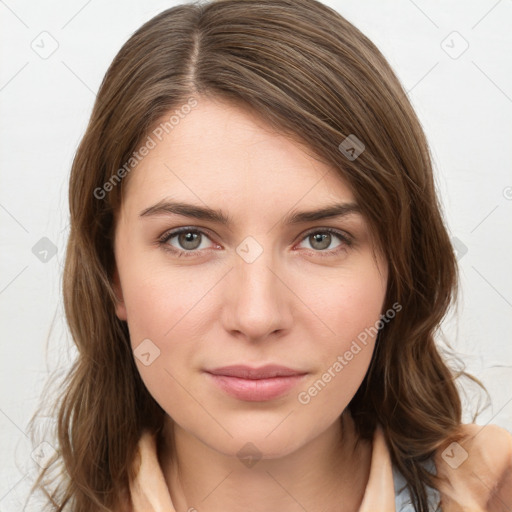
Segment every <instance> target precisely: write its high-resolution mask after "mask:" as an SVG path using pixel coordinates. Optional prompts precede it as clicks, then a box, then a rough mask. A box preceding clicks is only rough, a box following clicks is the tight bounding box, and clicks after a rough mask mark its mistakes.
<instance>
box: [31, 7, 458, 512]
mask: <svg viewBox="0 0 512 512" xmlns="http://www.w3.org/2000/svg"><path fill="white" fill-rule="evenodd" d="M209 95H211V96H215V97H221V98H223V99H226V100H229V101H232V102H237V103H239V104H241V105H243V106H245V107H247V108H250V109H253V110H254V111H255V112H257V113H258V115H260V116H261V118H262V119H264V120H265V121H266V122H267V123H269V124H270V125H272V126H273V127H275V128H276V129H277V130H279V131H280V132H281V133H286V134H289V136H290V137H294V138H295V139H297V140H300V141H302V142H304V143H305V144H306V145H307V147H309V148H311V150H312V151H313V152H314V153H315V154H317V155H318V156H319V158H321V159H323V160H324V161H325V162H327V163H328V164H330V165H332V167H333V168H335V169H336V170H337V171H338V172H339V175H340V176H341V177H343V178H344V179H345V180H347V182H348V184H349V185H350V186H351V188H352V190H353V193H354V195H355V198H356V200H357V202H358V203H359V205H360V206H361V208H362V210H363V214H364V215H365V216H366V218H367V220H368V221H369V223H370V226H371V228H372V232H373V233H374V234H375V236H376V239H377V241H378V243H379V245H380V247H382V250H383V252H384V254H385V257H386V258H387V261H388V262H389V280H388V289H387V295H386V301H385V308H384V309H385V310H387V309H389V308H390V307H391V305H392V304H394V303H396V302H398V303H399V304H400V305H401V306H402V312H401V313H400V314H398V315H396V317H395V318H394V319H393V321H392V322H389V323H387V324H386V325H385V326H384V327H383V328H382V329H381V330H380V332H379V337H378V342H377V346H376V349H375V352H374V355H373V359H372V361H371V364H370V368H369V370H368V372H367V375H366V376H365V379H364V381H363V383H362V385H361V387H360V389H359V390H358V391H357V393H356V395H355V396H354V397H353V399H352V401H351V402H350V404H349V409H350V411H351V413H352V416H353V418H354V420H355V424H356V427H357V430H358V433H359V434H360V435H361V436H362V437H363V438H366V439H371V436H372V433H373V430H374V428H375V426H376V424H377V423H379V424H381V425H382V427H383V430H384V433H385V437H386V440H387V443H388V446H389V448H390V452H391V456H392V460H393V463H394V464H395V465H396V466H397V468H398V470H399V471H400V472H401V473H402V474H403V475H404V477H405V479H406V481H407V484H408V487H409V489H410V491H411V494H412V497H413V503H414V506H415V508H416V510H418V511H422V512H424V511H427V496H426V487H425V486H426V485H429V486H436V479H435V477H433V476H432V475H431V474H430V473H429V472H428V471H427V469H426V468H425V467H424V465H423V464H422V463H423V462H424V461H426V460H428V459H429V458H430V457H431V456H432V455H433V453H434V452H435V450H436V449H438V448H439V447H440V446H442V445H443V444H444V443H446V442H447V440H448V439H451V438H455V437H454V436H455V435H456V433H457V431H458V428H459V426H460V424H461V402H460V398H459V395H458V392H457V389H456V385H455V377H456V375H455V374H454V372H452V371H451V370H450V369H449V368H448V367H447V365H446V364H445V362H444V361H443V359H442V357H441V356H440V354H439V352H438V349H437V348H436V344H435V342H434V334H435V331H436V329H437V328H438V327H439V325H440V322H441V320H442V319H443V317H444V315H445V314H446V312H447V310H448V308H449V306H450V304H451V303H452V300H453V299H454V298H455V292H456V285H457V269H456V260H455V257H454V252H453V250H452V246H451V243H450V238H449V236H448V234H447V230H446V228H445V226H444V222H443V219H442V215H441V212H440V206H439V203H438V200H437V197H436V193H435V186H434V180H433V172H432V163H431V158H430V154H429V149H428V145H427V141H426V139H425V135H424V133H423V130H422V128H421V125H420V123H419V121H418V119H417V117H416V114H415V112H414V111H413V108H412V107H411V105H410V103H409V101H408V98H407V95H406V93H405V91H404V89H403V88H402V86H401V84H400V82H399V80H398V79H397V77H396V76H395V74H394V73H393V71H392V69H391V68H390V66H389V64H388V63H387V62H386V60H385V58H384V57H383V55H382V54H381V52H380V51H379V50H378V49H377V48H376V47H375V45H374V44H373V43H372V42H371V41H370V40H369V39H368V38H367V37H366V36H364V35H363V34H362V33H361V32H360V31H359V30H358V29H357V28H355V27H354V26H353V25H352V24H350V23H349V22H348V21H347V20H345V19H344V18H343V17H342V16H340V14H338V13H337V12H335V11H334V10H332V9H330V8H329V7H327V6H325V5H323V4H321V3H319V2H317V1H315V0H258V1H252V0H220V1H213V2H209V3H197V2H196V3H194V4H188V5H179V6H176V7H173V8H171V9H168V10H166V11H164V12H162V13H161V14H159V15H157V16H156V17H154V18H153V19H151V20H150V21H148V22H147V23H145V24H144V25H143V26H142V27H141V28H140V29H139V30H137V31H136V32H135V34H133V36H132V37H131V38H130V39H129V40H128V41H127V42H126V43H125V45H124V46H123V47H122V48H121V50H120V51H119V53H118V55H117V56H116V58H115V59H114V61H113V62H112V64H111V66H110V68H109V69H108V71H107V73H106V75H105V78H104V80H103V82H102V84H101V87H100V90H99V92H98V95H97V98H96V103H95V105H94V109H93V112H92V115H91V119H90V122H89V125H88V127H87V130H86V133H85V135H84V137H83V140H82V141H81V144H80V146H79V148H78V151H77V153H76V156H75V159H74V161H73V166H72V170H71V176H70V183H69V208H70V216H71V221H70V222H71V224H70V225H71V230H70V235H69V240H68V246H67V254H66V264H65V269H64V278H63V279H64V282H63V294H64V305H65V313H66V318H67V322H68V324H69V328H70V332H71V334H72V337H73V340H74V342H75V343H76V346H77V348H78V357H77V359H76V361H75V363H74V365H73V367H72V368H71V370H70V371H69V374H68V375H67V378H66V381H65V383H64V386H63V392H62V394H61V396H60V400H59V402H58V421H57V431H56V432H57V438H58V444H59V451H58V453H57V455H56V456H55V457H54V460H53V462H52V464H51V465H50V467H49V468H47V469H46V470H43V471H42V472H41V474H40V475H39V478H38V480H37V482H36V484H35V485H34V489H35V488H41V489H43V490H44V492H45V494H46V495H47V496H48V498H49V500H48V501H50V502H51V506H52V510H56V511H62V510H67V507H66V506H69V507H71V508H70V510H73V511H74V512H85V511H88V512H90V511H93V510H98V511H99V510H104V511H106V510H113V509H114V510H115V509H118V507H119V505H120V500H121V497H122V496H123V495H126V493H127V492H128V481H129V468H130V464H131V462H132V459H133V458H134V455H135V453H136V446H137V441H138V439H139V436H140V434H141V432H142V429H144V428H149V429H151V430H152V431H154V432H158V431H159V430H160V429H161V427H162V422H163V418H164V411H163V410H162V409H161V408H160V406H159V405H158V404H157V403H156V402H155V400H154V399H153V398H152V396H151V395H150V394H149V393H148V391H147V389H146V388H145V386H144V384H143V382H142V380H141V378H140V376H139V373H138V371H137V368H136V365H135V363H134V359H133V354H132V350H131V348H130V341H129V333H128V329H127V325H126V323H125V322H123V321H120V320H119V319H118V318H117V317H116V314H115V300H116V299H115V294H114V292H113V289H112V276H113V271H114V267H115V261H114V253H113V235H114V229H115V218H116V213H117V212H118V211H119V208H120V205H121V201H122V190H123V186H125V185H126V183H125V182H126V181H127V179H129V175H127V176H126V177H124V179H118V180H117V181H116V182H115V183H114V185H115V186H110V187H108V191H109V193H108V194H103V195H104V197H103V198H98V193H97V192H96V193H95V191H98V190H106V189H107V188H106V187H105V186H104V185H105V183H107V182H110V183H111V184H112V183H113V182H112V177H114V176H116V174H117V176H118V177H119V176H120V174H119V169H120V168H121V167H122V166H123V165H124V164H125V163H126V162H128V161H129V160H130V158H131V157H132V154H133V152H134V151H135V150H136V149H137V148H138V146H139V145H140V143H141V141H142V140H144V138H145V137H147V135H148V133H149V130H151V129H152V128H153V127H154V126H155V123H156V122H158V121H159V120H161V119H162V117H163V116H164V115H169V112H170V111H171V110H172V109H175V108H177V107H179V106H180V105H183V104H186V103H187V101H188V100H189V99H190V98H195V99H197V100H199V101H200V98H201V97H207V96H209ZM351 134H353V135H355V136H356V137H357V138H358V139H359V140H360V141H362V142H363V144H364V146H365V148H364V151H363V152H362V153H361V154H360V155H359V156H358V157H357V158H347V153H344V152H342V151H340V149H339V146H340V143H341V142H342V141H344V140H345V139H346V138H347V137H348V136H349V135H351ZM125 170H126V168H125ZM122 174H125V173H122ZM57 468H60V473H59V474H58V476H56V477H54V478H58V479H59V480H60V483H59V485H58V486H57V488H56V489H55V490H53V491H52V492H48V491H47V488H49V486H50V482H49V481H47V482H45V478H49V474H50V470H53V469H57Z"/></svg>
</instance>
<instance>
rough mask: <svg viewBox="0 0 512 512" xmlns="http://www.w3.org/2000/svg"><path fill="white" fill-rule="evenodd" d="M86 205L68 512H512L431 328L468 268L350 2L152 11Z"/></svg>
mask: <svg viewBox="0 0 512 512" xmlns="http://www.w3.org/2000/svg"><path fill="white" fill-rule="evenodd" d="M69 203H70V212H71V232H70V238H69V242H68V249H67V258H66V266H65V273H64V301H65V310H66V316H67V321H68V323H69V327H70V330H71V333H72V335H73V338H74V340H75V342H76V344H77V347H78V349H79V357H78V359H77V362H76V364H75V366H74V367H73V369H72V370H71V372H70V374H69V377H68V381H67V386H66V389H65V391H64V392H63V395H62V399H61V401H60V410H59V416H58V439H59V443H60V450H61V451H60V454H59V457H56V460H55V461H54V462H55V464H54V465H53V466H55V467H58V465H59V464H61V465H62V467H63V469H64V472H63V475H64V476H63V480H62V482H61V485H60V487H58V488H57V489H56V490H55V491H54V492H53V493H52V494H51V501H52V502H53V505H52V508H51V510H59V511H60V510H73V511H76V512H78V511H85V510H87V511H91V510H98V511H99V510H114V511H133V512H139V511H164V510H165V511H172V510H176V511H185V510H188V511H194V510H197V511H202V510H204V511H209V512H216V511H218V510H229V511H230V512H235V511H238V510H251V511H268V510H280V511H285V512H286V511H296V510H308V511H317V510H318V511H320V510H332V511H356V510H360V511H370V510H371V511H388V510H389V511H391V510H395V509H396V510H417V511H422V512H424V511H427V510H435V509H436V508H438V507H440V508H442V510H447V511H458V510H475V511H476V510H479V511H480V510H496V511H497V510H507V508H506V507H507V506H508V507H511V506H512V496H511V490H510V488H511V487H512V476H511V474H512V464H511V459H512V436H510V434H509V433H508V432H506V431H505V430H504V429H501V428H499V427H497V426H493V425H488V426H485V427H481V426H477V425H474V424H470V425H463V424H462V423H461V402H460V398H459V396H458V392H457V389H456V386H455V379H456V374H455V373H454V372H453V371H451V370H450V369H449V368H448V367H447V366H446V364H445V362H444V361H443V359H442V358H441V356H440V354H439V352H438V349H437V348H436V344H435V342H434V332H435V330H436V329H437V328H438V326H439V324H440V322H441V320H442V319H443V317H444V315H445V313H446V311H447V309H448V308H449V306H450V304H451V302H452V300H453V299H454V296H455V291H456V283H457V271H456V261H455V258H454V253H453V250H452V247H451V244H450V239H449V236H448V234H447V231H446V228H445V225H444V223H443V219H442V216H441V213H440V209H439V205H438V201H437V198H436V193H435V188H434V183H433V177H432V165H431V161H430V156H429V150H428V145H427V142H426V140H425V136H424V133H423V131H422V129H421V126H420V124H419V122H418V119H417V117H416V115H415V113H414V111H413V109H412V107H411V105H410V103H409V101H408V99H407V97H406V94H405V92H404V90H403V89H402V87H401V85H400V83H399V81H398V80H397V78H396V77H395V75H394V73H393V72H392V70H391V69H390V67H389V65H388V64H387V62H386V61H385V59H384V57H383V56H382V54H381V53H380V52H379V51H378V49H377V48H376V47H375V46H374V45H373V44H372V43H371V42H370V41H369V40H368V39H367V38H366V37H365V36H364V35H363V34H362V33H361V32H359V31H358V30H357V29H356V28H355V27H354V26H352V25H351V24H350V23H348V22H347V21H346V20H345V19H344V18H342V17H341V16H340V15H339V14H337V13H336V12H334V11H332V10H331V9H329V8H328V7H326V6H324V5H322V4H321V3H318V2H315V1H314V0H293V1H292V0H260V1H257V2H256V1H251V0H221V1H213V2H210V3H202V4H189V5H181V6H178V7H174V8H172V9H169V10H167V11H165V12H163V13H161V14H159V15H158V16H156V17H155V18H153V19H152V20H150V21H149V22H147V23H146V24H145V25H144V26H142V27H141V28H140V29H139V30H138V31H137V32H136V33H135V34H134V35H133V36H132V37H131V38H130V39H129V41H128V42H127V43H126V44H125V45H124V46H123V48H122V49H121V50H120V52H119V54H118V55H117V56H116V58H115V59H114V61H113V63H112V65H111V66H110V68H109V70H108V72H107V74H106V76H105V79H104V81H103V83H102V85H101V88H100V91H99V93H98V96H97V100H96V104H95V107H94V111H93V113H92V116H91V120H90V123H89V126H88V128H87V131H86V133H85V136H84V138H83V140H82V142H81V145H80V147H79V149H78V151H77V154H76V157H75V160H74V163H73V168H72V173H71V178H70V193H69ZM53 466H51V467H50V470H51V469H52V468H53ZM46 473H49V471H43V473H42V474H41V476H40V479H39V481H38V482H37V485H40V486H41V487H42V486H43V483H44V481H45V478H46V477H47V475H46ZM66 507H68V508H66Z"/></svg>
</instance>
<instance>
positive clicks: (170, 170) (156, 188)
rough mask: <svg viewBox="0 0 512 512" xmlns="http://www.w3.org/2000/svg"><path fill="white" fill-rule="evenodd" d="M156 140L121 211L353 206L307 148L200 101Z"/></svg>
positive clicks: (239, 110) (245, 116)
mask: <svg viewBox="0 0 512 512" xmlns="http://www.w3.org/2000/svg"><path fill="white" fill-rule="evenodd" d="M168 118H169V116H164V118H163V119H162V121H161V122H165V120H166V119H168ZM158 125H160V126H162V125H161V123H157V126H158ZM161 132H163V133H161V134H160V139H161V140H159V139H158V138H157V137H155V136H154V135H152V138H153V140H154V142H155V144H154V147H153V148H152V149H151V150H150V151H149V152H148V154H147V155H146V156H145V157H144V158H142V159H141V161H140V162H139V164H138V165H137V166H136V168H135V169H134V170H133V171H132V172H131V174H130V176H129V178H130V179H129V180H128V183H126V190H125V191H124V196H125V197H124V201H123V203H124V205H123V206H124V208H123V209H130V210H135V209H137V210H141V209H143V208H144V207H148V206H151V204H154V203H156V202H158V201H160V200H163V199H164V198H169V197H173V198H175V199H177V200H182V201H190V202H194V203H204V204H207V205H208V206H212V207H222V209H223V210H226V211H231V210H238V211H240V212H243V211H249V210H252V211H254V210H256V211H261V212H268V211H271V210H274V211H276V212H280V213H281V214H282V213H283V211H286V210H287V209H290V208H292V207H293V206H294V205H295V204H297V203H300V206H301V207H303V208H307V207H308V206H311V207H318V206H319V205H320V206H321V205H324V204H325V203H328V204H331V203H333V202H335V201H336V202H339V201H340V200H341V201H344V202H353V201H354V197H353V195H352V192H351V190H350V188H349V186H348V185H347V183H346V182H345V181H344V180H343V179H342V178H341V177H340V175H339V172H337V171H336V170H335V169H334V168H332V167H331V166H329V165H328V164H326V163H325V162H322V161H321V159H320V158H318V157H317V156H316V155H315V154H314V152H313V150H312V149H311V148H309V147H307V146H306V145H304V144H302V143H300V142H297V141H295V140H292V139H290V138H289V137H287V136H286V135H285V134H283V133H279V132H277V131H275V130H274V129H272V127H270V126H269V125H268V124H266V123H265V122H264V121H263V120H262V119H261V117H260V116H257V115H256V114H255V113H253V112H252V111H250V110H248V109H246V108H243V107H242V106H239V105H236V104H233V103H228V102H225V101H221V100H219V99H206V98H203V97H200V98H198V105H197V106H196V107H195V108H193V109H192V110H191V111H190V112H189V113H188V114H186V115H184V116H182V117H181V118H180V120H179V122H178V123H177V124H175V125H173V127H172V128H169V127H167V132H168V133H166V131H163V130H161ZM150 133H153V132H150ZM150 203H151V204H150Z"/></svg>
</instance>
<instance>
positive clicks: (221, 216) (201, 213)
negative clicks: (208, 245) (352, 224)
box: [139, 200, 361, 227]
mask: <svg viewBox="0 0 512 512" xmlns="http://www.w3.org/2000/svg"><path fill="white" fill-rule="evenodd" d="M360 213H361V209H360V207H359V205H357V204H356V203H336V204H332V205H328V206H325V207H323V208H319V209H316V210H309V211H302V212H296V211H292V212H291V213H289V214H288V215H286V216H285V217H284V219H283V221H282V224H284V225H295V224H301V223H306V222H314V221H318V220H323V219H329V218H333V217H344V216H346V215H349V214H360ZM157 215H158V216H159V215H181V216H182V217H188V218H191V219H198V220H206V221H210V222H214V223H216V224H221V225H224V226H228V227H229V226H231V225H232V220H231V219H230V217H229V216H228V215H227V214H225V213H224V212H223V211H222V210H214V209H212V208H208V207H204V206H198V205H193V204H188V203H182V202H175V201H167V200H162V201H160V202H158V203H157V204H155V205H153V206H150V207H149V208H146V209H144V210H142V211H141V212H140V214H139V217H151V216H157Z"/></svg>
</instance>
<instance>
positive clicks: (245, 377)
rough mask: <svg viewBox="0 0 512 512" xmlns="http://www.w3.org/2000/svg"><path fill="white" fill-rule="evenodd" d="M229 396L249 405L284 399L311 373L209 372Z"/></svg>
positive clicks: (281, 369) (271, 368) (238, 368)
mask: <svg viewBox="0 0 512 512" xmlns="http://www.w3.org/2000/svg"><path fill="white" fill-rule="evenodd" d="M205 373H206V374H207V375H208V376H209V377H210V378H211V380H212V381H213V383H214V384H216V385H217V386H218V387H219V388H220V389H222V390H223V391H224V392H225V393H227V394H229V395H231V396H233V397H235V398H238V399H239V400H245V401H248V402H262V401H266V400H272V399H275V398H278V397H280V396H283V395H284V394H286V393H287V392H289V391H290V390H291V389H292V388H293V387H295V386H296V385H297V384H298V383H299V382H300V381H301V380H302V379H303V378H304V376H305V375H306V374H307V372H303V371H300V370H294V369H292V368H287V367H285V366H279V365H266V366H262V367H259V368H251V367H250V366H245V365H234V366H224V367H222V368H215V369H214V370H207V371H206V372H205Z"/></svg>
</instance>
